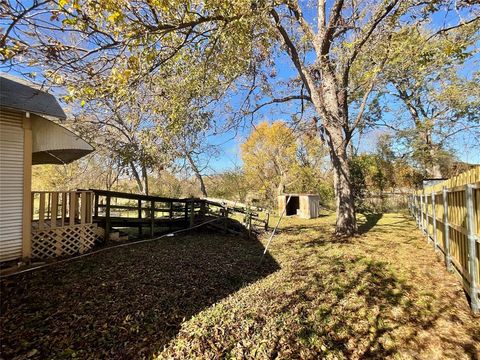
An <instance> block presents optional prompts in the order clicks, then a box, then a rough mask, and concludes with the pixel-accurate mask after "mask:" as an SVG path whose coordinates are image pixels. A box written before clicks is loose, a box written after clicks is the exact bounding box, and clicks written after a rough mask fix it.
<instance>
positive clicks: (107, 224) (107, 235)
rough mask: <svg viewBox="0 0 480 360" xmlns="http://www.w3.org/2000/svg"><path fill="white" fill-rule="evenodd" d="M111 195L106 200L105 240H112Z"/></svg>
mask: <svg viewBox="0 0 480 360" xmlns="http://www.w3.org/2000/svg"><path fill="white" fill-rule="evenodd" d="M110 201H111V197H110V195H107V197H106V200H105V241H108V240H110Z"/></svg>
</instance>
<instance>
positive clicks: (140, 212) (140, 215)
mask: <svg viewBox="0 0 480 360" xmlns="http://www.w3.org/2000/svg"><path fill="white" fill-rule="evenodd" d="M137 211H138V214H137V215H138V237H142V235H143V234H142V232H143V229H142V200H138V210H137Z"/></svg>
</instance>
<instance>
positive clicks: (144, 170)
mask: <svg viewBox="0 0 480 360" xmlns="http://www.w3.org/2000/svg"><path fill="white" fill-rule="evenodd" d="M142 178H143V184H144V191H145V195H148V194H149V189H148V171H147V167H146V166H145V164H142Z"/></svg>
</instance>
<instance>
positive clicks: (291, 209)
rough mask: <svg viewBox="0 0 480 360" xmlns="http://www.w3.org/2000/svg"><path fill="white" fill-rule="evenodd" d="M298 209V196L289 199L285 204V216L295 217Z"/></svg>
mask: <svg viewBox="0 0 480 360" xmlns="http://www.w3.org/2000/svg"><path fill="white" fill-rule="evenodd" d="M287 200H288V198H287ZM298 209H300V197H299V196H292V197H290V201H289V202H288V204H287V209H286V215H287V216H291V215H297V210H298Z"/></svg>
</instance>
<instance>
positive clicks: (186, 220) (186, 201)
mask: <svg viewBox="0 0 480 360" xmlns="http://www.w3.org/2000/svg"><path fill="white" fill-rule="evenodd" d="M187 226H188V200H185V227H187Z"/></svg>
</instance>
